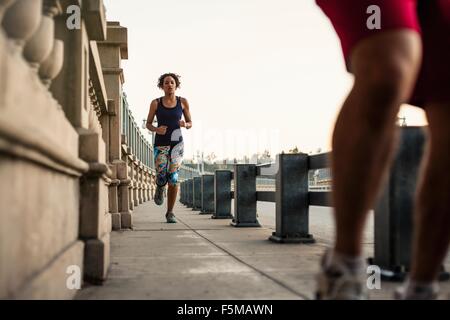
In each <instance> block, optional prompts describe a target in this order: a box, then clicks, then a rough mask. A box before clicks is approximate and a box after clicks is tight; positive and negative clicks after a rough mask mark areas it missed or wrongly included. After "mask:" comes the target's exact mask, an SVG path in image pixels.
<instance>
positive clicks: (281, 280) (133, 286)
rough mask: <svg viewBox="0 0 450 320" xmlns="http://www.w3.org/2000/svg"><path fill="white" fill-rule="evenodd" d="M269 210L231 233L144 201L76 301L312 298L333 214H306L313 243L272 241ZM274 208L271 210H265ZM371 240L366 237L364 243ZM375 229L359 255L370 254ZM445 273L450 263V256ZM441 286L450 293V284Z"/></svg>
mask: <svg viewBox="0 0 450 320" xmlns="http://www.w3.org/2000/svg"><path fill="white" fill-rule="evenodd" d="M272 208H273V206H272V207H271V206H270V205H265V204H264V205H260V203H258V214H259V220H260V222H261V224H262V225H263V227H261V228H235V227H232V226H230V220H216V219H211V215H201V214H199V212H198V211H192V210H191V209H188V208H186V207H184V206H183V205H182V204H181V203H179V202H178V201H177V204H176V207H175V214H176V216H177V219H178V223H177V224H167V223H166V222H165V218H164V214H165V206H162V207H158V206H156V205H155V204H154V203H153V202H147V203H145V204H142V205H141V206H139V207H137V208H136V209H135V211H134V213H133V219H134V230H132V231H131V230H130V231H120V232H113V233H112V234H111V268H110V272H109V277H108V280H107V281H105V283H104V284H103V285H102V286H90V285H86V286H85V287H83V289H82V290H80V292H79V293H78V294H77V296H76V299H119V300H122V299H152V300H153V299H155V300H196V299H198V300H216V299H218V300H219V299H220V300H229V299H235V300H241V299H254V300H259V299H268V300H278V299H284V300H302V299H313V298H314V288H315V281H314V277H315V275H316V272H317V270H318V263H319V260H320V257H321V255H322V253H323V251H324V249H325V248H326V247H327V246H330V244H331V241H332V239H333V235H332V234H331V232H330V230H333V225H332V223H333V220H332V217H331V216H326V217H325V216H324V215H323V214H320V213H317V214H312V212H313V209H312V210H311V214H310V225H311V230H310V232H311V233H313V235H314V237H315V238H316V240H317V242H316V243H315V244H277V243H273V242H271V241H269V240H268V237H269V236H270V235H271V234H272V232H273V231H274V217H275V211H274V210H272ZM270 211H273V212H270ZM368 239H369V240H368ZM370 239H373V225H372V224H371V223H369V225H368V229H367V230H366V233H365V244H364V252H365V255H366V256H367V257H369V256H372V254H373V249H372V248H373V240H370ZM446 267H447V269H448V268H449V267H450V261H449V259H447V263H446ZM397 285H398V284H396V283H389V282H382V283H381V289H380V290H376V289H374V290H370V291H369V295H370V298H371V299H391V298H392V293H393V290H394V289H395V288H396V286H397ZM441 288H442V289H443V291H444V292H446V296H447V295H448V293H449V292H450V283H449V282H446V283H442V284H441Z"/></svg>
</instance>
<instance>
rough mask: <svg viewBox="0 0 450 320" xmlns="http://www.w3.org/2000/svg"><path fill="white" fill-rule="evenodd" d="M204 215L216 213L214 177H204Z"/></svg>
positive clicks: (209, 175)
mask: <svg viewBox="0 0 450 320" xmlns="http://www.w3.org/2000/svg"><path fill="white" fill-rule="evenodd" d="M201 179H202V181H201V184H202V186H201V188H202V210H201V213H202V214H212V213H213V212H214V175H213V174H204V175H202V178H201Z"/></svg>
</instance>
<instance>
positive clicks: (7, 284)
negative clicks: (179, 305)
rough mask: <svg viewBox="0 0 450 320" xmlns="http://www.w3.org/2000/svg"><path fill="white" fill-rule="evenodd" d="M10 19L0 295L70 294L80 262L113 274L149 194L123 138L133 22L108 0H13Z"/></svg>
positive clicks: (2, 102)
mask: <svg viewBox="0 0 450 320" xmlns="http://www.w3.org/2000/svg"><path fill="white" fill-rule="evenodd" d="M70 6H72V8H73V6H76V8H79V10H80V14H81V18H80V25H79V28H75V29H71V28H68V27H67V21H68V19H69V18H70V17H71V15H72V14H73V12H68V10H67V9H68V8H69V7H70ZM0 21H1V23H2V25H1V27H0V179H1V181H2V184H0V298H6V299H14V298H25V299H70V298H72V297H73V296H74V295H75V294H76V290H73V289H69V288H68V286H67V282H66V281H67V280H68V278H69V276H71V274H70V273H68V271H69V270H70V267H71V266H78V267H79V270H80V272H81V275H82V280H83V279H84V280H85V281H89V282H91V283H94V284H101V283H102V282H103V281H105V280H106V279H107V275H108V269H109V265H110V249H109V248H110V233H111V231H112V229H114V230H120V229H124V228H126V229H130V228H132V209H133V206H134V205H139V204H140V203H142V202H144V201H147V200H149V198H150V197H149V194H148V191H147V193H146V190H150V184H151V178H150V177H151V169H150V168H149V167H148V164H149V163H148V162H147V166H145V165H143V164H142V163H141V162H140V157H139V156H137V155H135V154H133V152H129V153H128V151H129V150H131V149H130V148H129V147H128V145H127V137H126V135H122V134H121V131H123V130H121V129H122V128H121V123H122V119H121V115H122V98H123V96H122V85H123V83H124V76H123V70H122V68H121V60H122V59H126V58H127V54H128V44H127V29H126V28H124V27H122V26H120V23H118V22H108V23H107V22H106V18H105V8H104V6H103V1H102V0H89V1H81V0H3V1H0ZM124 150H125V151H127V152H126V153H125V154H124ZM141 150H143V149H141ZM145 152H149V150H148V146H147V150H143V152H141V157H142V154H145ZM138 179H139V181H138ZM134 187H137V189H136V190H135V191H136V192H134V193H133V188H134ZM134 194H136V195H138V196H137V197H136V199H134V198H133V197H132V196H133V195H134ZM134 200H137V201H136V202H135V201H134Z"/></svg>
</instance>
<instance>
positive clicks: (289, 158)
mask: <svg viewBox="0 0 450 320" xmlns="http://www.w3.org/2000/svg"><path fill="white" fill-rule="evenodd" d="M277 163H278V173H277V177H276V193H275V202H276V213H275V214H276V231H275V232H274V233H273V234H272V236H271V237H270V238H269V239H270V240H272V241H274V242H279V243H314V242H315V240H314V238H313V236H312V235H310V234H309V200H308V155H307V154H303V153H299V154H279V155H277Z"/></svg>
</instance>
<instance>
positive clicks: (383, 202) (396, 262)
mask: <svg viewBox="0 0 450 320" xmlns="http://www.w3.org/2000/svg"><path fill="white" fill-rule="evenodd" d="M399 130H401V135H400V143H399V146H398V150H397V155H396V158H395V160H394V163H393V165H392V168H391V173H390V176H389V179H388V181H387V182H386V185H385V187H384V191H383V193H382V194H381V197H380V199H379V201H378V203H377V205H376V207H375V223H374V224H375V235H374V237H375V248H374V249H375V250H374V251H375V257H374V258H373V259H369V262H370V263H372V264H375V265H378V266H379V267H380V268H381V269H382V274H381V275H382V278H383V279H385V280H391V281H402V280H404V278H405V276H406V273H407V272H408V271H409V270H410V266H411V253H412V232H413V211H414V197H415V192H416V184H417V176H418V172H419V168H420V163H421V159H422V154H423V152H424V148H425V142H426V135H425V132H424V128H423V127H402V128H400V129H399ZM439 277H440V280H446V279H448V278H449V274H448V273H447V272H445V271H443V272H441V274H440V276H439Z"/></svg>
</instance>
